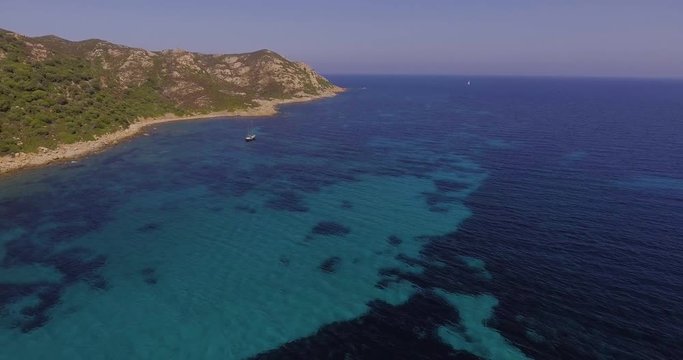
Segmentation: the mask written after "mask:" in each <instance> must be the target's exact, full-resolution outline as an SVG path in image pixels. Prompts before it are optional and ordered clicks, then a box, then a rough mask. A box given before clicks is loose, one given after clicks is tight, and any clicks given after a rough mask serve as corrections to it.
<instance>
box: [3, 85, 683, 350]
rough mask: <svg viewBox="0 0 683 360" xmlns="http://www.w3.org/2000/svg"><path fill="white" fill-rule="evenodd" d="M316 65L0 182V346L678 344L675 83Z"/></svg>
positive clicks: (681, 263)
mask: <svg viewBox="0 0 683 360" xmlns="http://www.w3.org/2000/svg"><path fill="white" fill-rule="evenodd" d="M332 80H333V81H334V82H336V83H338V84H340V85H342V86H345V87H348V89H349V91H348V92H346V93H344V94H342V95H339V96H337V97H335V98H332V99H327V100H322V101H317V102H313V103H308V104H298V105H290V106H285V107H283V108H282V109H281V113H280V114H279V115H278V116H275V117H271V118H261V119H255V120H254V123H255V125H256V126H257V134H258V139H257V141H256V142H253V143H249V144H246V143H244V142H243V140H242V137H243V136H244V134H245V132H246V129H247V127H248V125H249V120H246V119H215V120H198V121H187V122H179V123H170V124H165V125H160V126H157V127H156V128H151V129H148V131H147V132H148V134H147V135H148V136H140V137H137V138H135V139H132V140H130V141H127V142H125V143H123V144H120V145H118V146H116V147H114V148H112V149H110V150H107V151H106V152H103V153H100V154H96V155H93V156H90V157H87V158H84V159H80V160H78V161H76V162H75V163H67V164H59V165H54V166H50V167H46V168H42V169H33V170H28V171H24V172H21V173H18V174H15V175H11V176H4V177H0V259H1V260H0V261H1V263H0V359H36V358H53V359H76V358H84V359H92V358H121V357H122V354H125V357H128V358H158V359H170V358H220V359H226V358H237V359H239V358H258V359H280V358H287V359H316V358H332V359H386V358H404V359H420V358H423V359H440V358H454V359H455V358H462V359H469V358H483V359H523V358H535V359H556V358H563V359H677V358H683V345H682V344H683V342H681V340H680V336H681V334H683V243H682V241H683V101H681V99H683V82H680V81H665V80H611V79H610V80H608V79H552V78H543V79H541V78H468V79H465V78H458V77H398V76H396V77H370V76H355V77H353V76H338V77H332ZM467 80H471V81H472V84H471V85H470V86H466V82H467Z"/></svg>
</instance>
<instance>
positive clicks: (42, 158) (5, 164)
mask: <svg viewBox="0 0 683 360" xmlns="http://www.w3.org/2000/svg"><path fill="white" fill-rule="evenodd" d="M342 91H344V89H341V88H337V89H334V90H331V91H328V92H325V93H322V94H320V95H316V96H305V97H295V98H290V99H275V100H255V102H257V103H258V104H259V105H258V106H256V107H253V108H249V109H244V110H237V111H219V112H213V113H207V114H197V115H188V116H176V115H173V114H167V115H165V116H160V117H156V118H143V119H140V120H138V121H137V122H135V123H133V124H131V125H130V126H128V128H126V129H123V130H119V131H115V132H112V133H109V134H105V135H102V136H100V137H98V138H97V139H95V140H90V141H81V142H76V143H72V144H62V145H59V146H58V147H57V148H55V149H47V148H40V151H38V152H36V153H16V154H14V155H9V156H3V157H0V174H5V173H9V172H13V171H16V170H20V169H24V168H29V167H36V166H41V165H47V164H51V163H54V162H58V161H65V160H72V159H75V158H78V157H82V156H86V155H89V154H92V153H96V152H98V151H102V150H104V149H105V148H107V147H109V146H112V145H115V144H117V143H118V142H120V141H121V140H124V139H127V138H129V137H132V136H135V135H137V134H140V132H141V130H142V129H144V128H145V127H147V126H150V125H156V124H161V123H167V122H172V121H185V120H192V119H209V118H218V117H242V116H271V115H275V114H277V106H278V105H282V104H290V103H297V102H306V101H312V100H317V99H322V98H327V97H332V96H335V95H336V94H338V93H340V92H342Z"/></svg>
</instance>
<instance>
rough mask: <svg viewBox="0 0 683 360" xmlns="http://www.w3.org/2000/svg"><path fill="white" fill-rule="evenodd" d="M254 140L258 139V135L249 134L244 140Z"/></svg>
mask: <svg viewBox="0 0 683 360" xmlns="http://www.w3.org/2000/svg"><path fill="white" fill-rule="evenodd" d="M254 140H256V135H249V136H247V137H245V138H244V141H246V142H250V141H254Z"/></svg>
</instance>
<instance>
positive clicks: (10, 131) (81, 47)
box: [0, 30, 334, 156]
mask: <svg viewBox="0 0 683 360" xmlns="http://www.w3.org/2000/svg"><path fill="white" fill-rule="evenodd" d="M311 79H313V80H311ZM333 86H334V85H332V84H331V83H330V82H329V81H327V80H326V79H324V78H322V77H321V76H319V75H317V74H315V73H313V72H312V71H310V70H307V69H306V68H304V67H303V66H301V65H297V64H296V63H292V62H289V61H288V60H286V59H284V58H282V57H281V56H279V55H277V54H275V53H273V52H270V51H258V52H255V53H251V54H237V55H203V54H194V53H188V52H182V51H164V52H157V53H151V52H146V51H144V50H142V49H133V48H128V47H124V46H119V45H115V44H111V43H107V42H103V41H99V40H87V41H82V42H70V41H67V40H63V39H60V38H58V37H54V36H46V37H40V38H28V37H23V36H20V35H16V34H14V33H10V32H6V31H2V30H0V156H3V155H8V154H12V153H16V152H30V151H36V150H37V148H38V147H41V146H44V147H54V146H56V145H57V144H60V143H72V142H75V141H81V140H89V139H92V138H93V137H95V136H98V135H101V134H104V133H107V132H111V131H114V130H118V129H121V128H125V127H126V126H128V125H129V124H130V123H131V122H133V121H136V119H138V118H140V117H153V116H161V115H164V114H166V113H176V114H186V113H206V112H210V111H217V110H234V109H238V108H244V107H248V106H251V105H252V104H253V102H252V100H253V99H257V98H287V97H291V96H299V95H306V94H308V95H311V94H318V93H319V92H320V91H323V90H326V89H328V88H332V87H333Z"/></svg>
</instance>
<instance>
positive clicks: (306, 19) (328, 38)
mask: <svg viewBox="0 0 683 360" xmlns="http://www.w3.org/2000/svg"><path fill="white" fill-rule="evenodd" d="M0 28H4V29H7V30H11V31H15V32H18V33H21V34H25V35H29V36H37V35H46V34H54V35H58V36H61V37H64V38H67V39H69V40H84V39H89V38H100V39H105V40H109V41H112V42H115V43H119V44H124V45H129V46H134V47H142V48H146V49H150V50H162V49H175V48H181V49H186V50H190V51H198V52H204V53H238V52H247V51H253V50H258V49H264V48H266V49H271V50H274V51H276V52H278V53H280V54H282V55H283V56H285V57H287V58H289V59H292V60H299V61H304V62H306V63H308V64H310V65H312V66H313V67H314V68H315V69H316V70H318V71H319V72H322V73H324V74H458V75H529V76H538V75H540V76H616V77H623V76H628V77H676V78H681V77H683V0H637V1H634V0H590V1H588V0H586V1H584V0H538V1H537V0H471V1H466V0H462V1H460V0H344V1H332V0H317V1H314V0H251V1H247V0H244V1H242V0H233V1H231V0H192V1H190V0H185V1H181V0H164V1H159V0H147V1H145V0H137V1H134V0H108V1H102V0H0Z"/></svg>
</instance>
